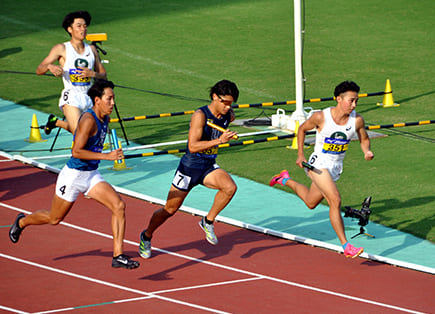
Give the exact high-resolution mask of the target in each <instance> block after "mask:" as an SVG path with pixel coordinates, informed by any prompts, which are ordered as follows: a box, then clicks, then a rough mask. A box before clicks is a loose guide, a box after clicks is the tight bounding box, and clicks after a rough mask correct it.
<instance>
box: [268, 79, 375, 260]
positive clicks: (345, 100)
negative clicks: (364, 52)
mask: <svg viewBox="0 0 435 314" xmlns="http://www.w3.org/2000/svg"><path fill="white" fill-rule="evenodd" d="M359 90H360V88H359V86H358V85H357V84H356V83H354V82H351V81H345V82H342V83H340V84H339V85H337V87H336V88H335V91H334V96H335V97H336V101H337V105H336V106H335V107H331V108H327V109H324V110H323V111H319V112H315V113H314V114H313V115H312V116H311V117H310V118H309V119H308V120H307V121H305V122H304V123H303V124H302V125H301V126H300V128H299V131H298V134H297V141H298V158H297V160H296V164H297V165H298V166H299V167H301V168H302V167H303V163H305V162H306V161H307V160H306V159H305V155H304V141H305V135H306V132H308V131H309V130H312V129H314V128H315V129H316V131H317V132H316V142H315V146H314V152H313V153H312V154H311V156H310V157H309V159H308V163H309V166H310V165H311V166H310V167H314V168H313V169H311V170H310V169H306V170H305V171H306V173H307V175H308V177H309V178H310V179H311V181H312V183H311V186H310V187H307V186H305V185H303V184H301V183H298V182H296V181H295V180H292V179H291V178H290V176H289V174H288V172H287V171H286V170H283V171H282V172H281V173H280V174H277V175H275V176H274V177H273V178H272V179H271V181H270V185H271V186H274V185H275V184H277V183H278V184H281V185H283V186H287V187H289V188H291V189H292V190H293V191H295V193H296V194H297V195H298V196H299V197H300V198H301V199H302V200H303V201H304V202H305V204H306V205H307V206H308V208H310V209H314V208H315V207H316V206H317V205H318V204H319V203H320V202H321V201H322V200H323V199H326V200H327V202H328V204H329V218H330V220H331V225H332V227H333V228H334V231H335V233H336V234H337V236H338V239H339V241H340V243H341V245H342V246H343V250H344V255H345V256H346V257H352V258H355V257H357V256H358V255H360V254H361V253H362V252H363V250H364V249H363V248H362V247H361V248H355V247H354V246H353V245H351V244H350V243H348V242H347V238H346V234H345V232H344V223H343V218H342V216H341V211H340V208H341V196H340V192H339V191H338V188H337V185H336V184H335V181H337V180H338V179H339V178H340V175H341V172H342V170H343V159H344V156H345V155H346V151H347V149H348V147H349V143H350V141H351V139H352V137H353V136H354V135H355V134H356V135H357V136H358V139H359V141H360V146H361V150H362V152H363V153H364V158H365V159H366V160H372V159H373V157H374V155H373V152H372V151H371V150H370V139H369V137H368V135H367V132H366V130H365V128H364V119H363V118H362V117H361V116H360V115H359V114H358V113H356V112H355V108H356V105H357V102H358V92H359Z"/></svg>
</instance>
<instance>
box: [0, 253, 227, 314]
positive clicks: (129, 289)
mask: <svg viewBox="0 0 435 314" xmlns="http://www.w3.org/2000/svg"><path fill="white" fill-rule="evenodd" d="M0 257H3V258H6V259H9V260H12V261H15V262H19V263H23V264H27V265H30V266H34V267H38V268H42V269H44V270H48V271H52V272H55V273H59V274H62V275H66V276H70V277H73V278H78V279H82V280H86V281H90V282H93V283H96V284H100V285H103V286H108V287H111V288H115V289H120V290H124V291H128V292H132V293H136V294H140V295H144V296H147V297H153V298H157V299H160V300H163V301H168V302H172V303H176V304H181V305H185V306H189V307H193V308H197V309H200V310H204V311H209V312H214V313H227V312H223V311H219V310H216V309H211V308H207V307H204V306H200V305H196V304H193V303H188V302H184V301H180V300H177V299H173V298H167V297H164V296H160V295H156V294H152V293H148V292H145V291H141V290H137V289H133V288H129V287H125V286H121V285H118V284H114V283H111V282H108V281H104V280H100V279H96V278H92V277H88V276H84V275H79V274H75V273H72V272H69V271H65V270H61V269H57V268H54V267H50V266H46V265H42V264H38V263H35V262H31V261H27V260H24V259H21V258H18V257H14V256H10V255H6V254H3V253H0Z"/></svg>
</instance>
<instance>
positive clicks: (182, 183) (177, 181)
mask: <svg viewBox="0 0 435 314" xmlns="http://www.w3.org/2000/svg"><path fill="white" fill-rule="evenodd" d="M190 180H191V177H189V176H186V175H185V174H182V173H181V172H180V171H178V170H177V173H176V174H175V176H174V180H172V185H173V186H175V187H176V188H178V189H180V190H187V189H188V187H189V183H190Z"/></svg>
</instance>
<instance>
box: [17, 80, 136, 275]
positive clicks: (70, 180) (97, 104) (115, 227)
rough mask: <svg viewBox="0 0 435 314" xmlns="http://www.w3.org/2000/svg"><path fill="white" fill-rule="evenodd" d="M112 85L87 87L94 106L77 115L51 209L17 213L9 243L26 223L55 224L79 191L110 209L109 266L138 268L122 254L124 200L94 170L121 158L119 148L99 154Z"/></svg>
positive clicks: (103, 83) (112, 96)
mask: <svg viewBox="0 0 435 314" xmlns="http://www.w3.org/2000/svg"><path fill="white" fill-rule="evenodd" d="M113 87H114V85H113V83H112V82H110V81H105V80H99V81H96V82H95V83H94V85H93V86H92V87H91V88H90V89H89V91H88V95H89V96H90V97H91V99H92V100H93V102H94V106H93V109H92V110H89V111H86V112H85V113H83V114H82V116H81V117H80V120H79V123H78V126H77V129H76V132H75V134H74V145H73V148H72V157H71V159H70V160H69V161H68V162H67V164H66V166H65V167H64V168H63V169H62V171H61V172H60V173H59V176H58V178H57V182H56V194H55V195H54V197H53V200H52V203H51V210H50V211H48V210H39V211H36V212H34V213H33V214H31V215H28V216H25V215H24V214H22V213H20V214H18V216H17V218H16V219H15V222H14V224H13V225H12V227H11V229H10V230H9V238H10V240H11V241H12V242H13V243H17V242H18V240H19V239H20V235H21V233H22V232H23V230H24V228H26V227H28V226H30V225H43V224H51V225H57V224H59V223H60V222H61V221H62V220H63V219H64V218H65V217H66V215H67V214H68V213H69V211H70V210H71V208H72V206H73V205H74V203H75V201H76V200H77V197H78V196H79V194H80V193H83V194H85V195H87V196H89V197H90V198H93V199H94V200H96V201H98V202H99V203H101V204H103V205H105V206H106V207H108V208H109V209H110V210H111V212H112V233H113V258H112V267H114V268H119V267H122V268H127V269H133V268H137V267H139V262H137V261H134V260H131V259H130V258H129V257H128V256H126V255H124V254H123V240H124V233H125V203H124V201H123V200H122V199H121V198H120V196H119V194H118V193H117V192H116V191H115V190H114V189H113V187H112V186H111V185H110V184H109V183H107V182H106V181H104V179H103V177H102V176H101V175H100V173H99V172H98V164H99V162H100V160H117V159H122V158H124V154H123V152H122V149H117V150H113V151H111V152H110V153H102V150H103V146H104V140H105V138H106V134H107V126H108V123H109V118H110V117H109V115H110V114H111V113H112V110H113V106H114V105H115V94H114V93H113ZM89 205H91V204H89ZM90 210H91V209H90ZM53 241H56V240H54V239H53ZM46 244H47V245H50V244H48V243H46Z"/></svg>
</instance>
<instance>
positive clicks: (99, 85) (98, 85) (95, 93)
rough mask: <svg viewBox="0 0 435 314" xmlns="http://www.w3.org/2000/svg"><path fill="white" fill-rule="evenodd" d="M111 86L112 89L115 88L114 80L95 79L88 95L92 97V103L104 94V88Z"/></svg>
mask: <svg viewBox="0 0 435 314" xmlns="http://www.w3.org/2000/svg"><path fill="white" fill-rule="evenodd" d="M107 87H110V88H111V89H114V88H115V85H114V84H113V82H112V81H107V80H95V82H94V84H92V86H91V88H89V90H88V96H89V97H91V99H92V103H93V104H94V105H95V97H100V98H101V97H102V96H103V95H104V89H105V88H107Z"/></svg>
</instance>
